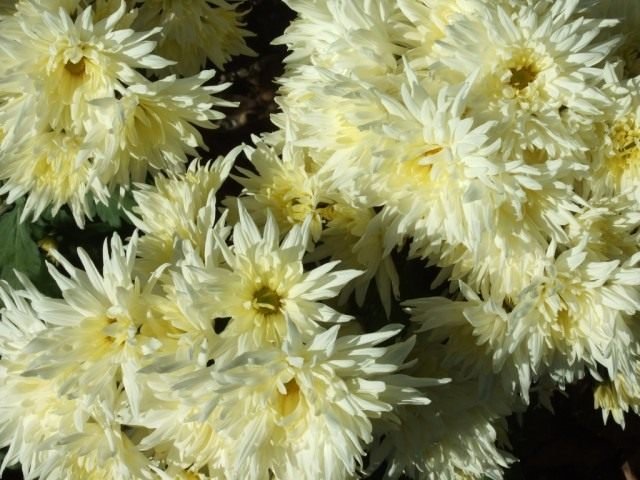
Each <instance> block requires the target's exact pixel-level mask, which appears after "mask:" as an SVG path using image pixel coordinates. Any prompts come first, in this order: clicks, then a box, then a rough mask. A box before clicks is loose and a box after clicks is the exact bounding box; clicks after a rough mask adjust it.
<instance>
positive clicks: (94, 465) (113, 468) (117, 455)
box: [37, 418, 157, 480]
mask: <svg viewBox="0 0 640 480" xmlns="http://www.w3.org/2000/svg"><path fill="white" fill-rule="evenodd" d="M121 428H122V426H121V425H119V424H117V423H115V422H109V421H108V420H106V419H102V418H101V419H100V420H99V421H96V420H93V421H89V422H86V423H85V424H84V425H82V429H81V430H80V431H78V432H77V433H74V434H72V435H69V436H66V437H64V436H61V437H60V438H59V440H58V444H57V445H55V447H54V448H56V449H58V450H59V453H58V455H57V457H58V458H56V461H55V462H48V463H45V464H43V465H42V467H41V468H40V469H38V470H37V472H38V473H39V475H40V478H50V479H51V480H66V479H69V478H83V479H87V480H117V479H123V480H147V479H148V480H152V479H155V478H157V476H156V475H154V472H153V470H152V468H151V462H150V461H149V459H148V458H147V456H146V455H145V454H144V453H142V452H141V451H140V450H138V448H137V447H136V445H135V444H133V442H132V441H131V440H130V439H129V438H128V437H127V436H126V434H125V433H124V432H123V431H122V429H121Z"/></svg>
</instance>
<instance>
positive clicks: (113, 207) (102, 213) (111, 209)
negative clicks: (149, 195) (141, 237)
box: [95, 190, 135, 229]
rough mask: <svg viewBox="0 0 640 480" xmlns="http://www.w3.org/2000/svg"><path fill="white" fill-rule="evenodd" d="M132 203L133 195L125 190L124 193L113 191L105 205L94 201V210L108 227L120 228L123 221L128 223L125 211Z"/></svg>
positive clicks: (129, 208)
mask: <svg viewBox="0 0 640 480" xmlns="http://www.w3.org/2000/svg"><path fill="white" fill-rule="evenodd" d="M134 204H135V202H134V200H133V195H131V192H130V191H129V190H127V191H126V193H125V192H119V193H115V192H114V193H113V194H112V195H111V197H110V198H109V202H108V203H107V204H106V205H105V204H104V203H100V202H96V204H95V210H96V214H97V215H98V218H99V219H100V221H102V222H103V223H105V224H107V226H108V227H110V229H113V228H116V229H117V228H121V227H122V226H123V224H124V223H129V222H128V218H127V216H126V213H125V211H126V210H129V211H130V210H131V208H132V206H133V205H134Z"/></svg>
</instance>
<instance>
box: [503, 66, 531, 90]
mask: <svg viewBox="0 0 640 480" xmlns="http://www.w3.org/2000/svg"><path fill="white" fill-rule="evenodd" d="M509 71H510V72H511V79H510V80H509V84H510V85H511V86H512V87H513V88H515V89H517V90H524V89H525V88H527V87H528V86H529V84H530V83H531V82H533V81H534V80H535V79H536V76H537V75H538V72H537V71H536V70H535V68H534V67H533V65H525V66H523V67H518V68H510V69H509Z"/></svg>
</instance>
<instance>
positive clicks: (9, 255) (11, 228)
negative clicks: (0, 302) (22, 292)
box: [0, 206, 45, 286]
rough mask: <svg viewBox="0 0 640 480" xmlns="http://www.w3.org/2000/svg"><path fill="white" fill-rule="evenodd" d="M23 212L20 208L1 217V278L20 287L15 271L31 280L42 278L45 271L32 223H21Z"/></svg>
mask: <svg viewBox="0 0 640 480" xmlns="http://www.w3.org/2000/svg"><path fill="white" fill-rule="evenodd" d="M21 212H22V208H21V207H20V206H18V207H15V208H13V209H11V210H9V211H6V212H4V213H3V214H2V216H0V278H2V279H4V280H6V281H7V282H9V283H11V284H12V285H14V286H19V282H18V279H17V277H16V275H15V270H18V271H20V272H22V273H24V274H25V275H26V276H27V277H29V278H31V279H37V278H40V277H42V275H43V273H44V270H45V268H44V262H43V259H42V256H41V255H40V250H39V248H38V244H37V243H36V242H35V241H34V239H33V237H32V235H31V229H30V223H29V222H23V223H21V222H20V213H21Z"/></svg>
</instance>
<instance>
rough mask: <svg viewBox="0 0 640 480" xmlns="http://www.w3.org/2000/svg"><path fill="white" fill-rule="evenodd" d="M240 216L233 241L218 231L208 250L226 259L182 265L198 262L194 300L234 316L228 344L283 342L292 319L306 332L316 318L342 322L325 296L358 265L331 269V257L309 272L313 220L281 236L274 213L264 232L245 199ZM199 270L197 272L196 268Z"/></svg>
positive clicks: (208, 311)
mask: <svg viewBox="0 0 640 480" xmlns="http://www.w3.org/2000/svg"><path fill="white" fill-rule="evenodd" d="M238 209H239V215H240V221H239V223H238V224H236V226H235V227H234V229H233V237H232V239H233V246H232V247H230V246H228V245H227V244H226V242H225V240H224V239H223V238H220V237H219V236H216V239H217V241H216V242H215V244H213V243H209V244H208V245H207V246H206V248H207V250H206V251H205V258H208V257H210V256H211V252H210V250H212V249H215V250H219V251H220V252H221V253H222V255H223V257H224V262H225V265H222V266H219V265H217V264H215V263H214V264H213V265H211V264H208V263H205V264H203V263H202V260H200V259H199V258H197V257H195V256H192V257H190V258H187V259H185V262H184V263H183V268H187V269H189V268H192V267H191V266H195V267H198V268H199V270H200V274H199V277H200V279H199V283H200V284H199V285H194V293H193V294H194V295H195V297H194V298H195V300H194V301H195V302H196V304H198V305H199V306H200V308H201V309H203V311H204V312H205V315H209V318H226V317H230V318H231V320H230V322H229V325H228V326H227V327H226V329H225V331H224V332H223V334H222V336H223V337H225V338H234V339H235V341H234V342H228V343H229V344H230V348H235V349H237V351H239V352H240V353H242V352H244V351H246V350H248V349H249V350H251V349H254V348H258V347H261V346H268V345H272V344H279V343H280V342H281V341H282V340H283V339H284V338H285V337H286V333H287V323H288V322H292V323H293V324H295V325H296V327H297V328H298V330H300V331H301V332H303V334H305V335H309V334H313V333H315V332H317V331H318V330H319V329H320V327H319V324H318V322H344V321H348V320H349V319H350V318H351V317H349V316H346V315H342V314H340V313H338V312H336V311H335V310H333V309H332V308H330V307H328V306H327V305H325V304H323V303H321V302H320V301H321V300H325V299H330V298H334V297H336V296H337V295H338V293H339V291H340V289H341V288H342V287H343V286H344V285H345V284H346V283H347V282H349V281H350V280H351V279H353V278H355V277H356V276H357V275H359V274H360V272H359V271H357V270H339V271H332V270H333V269H334V268H335V267H336V265H337V264H338V263H339V262H337V261H335V262H327V263H325V264H324V265H321V266H319V267H317V268H315V269H313V270H311V271H308V272H305V271H304V268H303V263H302V259H303V256H304V254H305V251H306V249H307V244H308V241H309V222H305V223H304V224H303V225H295V226H294V227H292V228H291V229H290V230H289V232H288V233H287V235H286V236H285V237H284V239H283V240H282V241H280V233H279V230H278V227H277V224H276V221H275V219H274V218H273V216H271V215H269V216H268V218H267V222H266V224H265V226H264V230H263V232H262V233H260V231H259V230H258V228H257V227H256V224H255V223H254V221H253V219H252V218H251V217H250V216H249V214H248V212H247V211H246V209H245V208H244V207H243V206H242V204H239V205H238ZM194 273H196V275H198V273H197V272H194Z"/></svg>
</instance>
